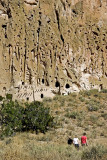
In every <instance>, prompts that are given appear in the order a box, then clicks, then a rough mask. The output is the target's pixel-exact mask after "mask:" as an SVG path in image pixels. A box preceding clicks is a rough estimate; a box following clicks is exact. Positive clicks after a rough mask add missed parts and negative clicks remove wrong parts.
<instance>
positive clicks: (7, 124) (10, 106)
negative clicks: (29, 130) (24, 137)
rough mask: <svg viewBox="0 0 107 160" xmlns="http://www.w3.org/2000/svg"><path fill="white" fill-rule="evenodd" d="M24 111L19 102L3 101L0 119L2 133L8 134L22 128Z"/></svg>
mask: <svg viewBox="0 0 107 160" xmlns="http://www.w3.org/2000/svg"><path fill="white" fill-rule="evenodd" d="M23 111H24V109H23V108H22V107H21V106H20V105H19V104H18V102H13V101H10V102H3V104H2V108H1V119H0V121H1V124H2V135H6V136H8V135H11V134H13V133H14V132H16V131H21V130H22V119H23Z"/></svg>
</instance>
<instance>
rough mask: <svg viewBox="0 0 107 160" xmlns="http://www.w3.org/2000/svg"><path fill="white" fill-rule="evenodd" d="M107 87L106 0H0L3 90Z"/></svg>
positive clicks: (34, 95) (33, 93)
mask: <svg viewBox="0 0 107 160" xmlns="http://www.w3.org/2000/svg"><path fill="white" fill-rule="evenodd" d="M92 88H96V89H103V88H107V1H106V0H104V1H100V0H94V1H93V0H86V1H82V0H67V1H66V0H51V1H50V0H45V1H44V0H1V1H0V94H1V95H4V96H5V94H6V93H12V94H13V99H19V100H20V99H24V100H29V101H33V100H41V99H43V98H44V97H53V96H54V95H55V94H56V93H58V94H69V93H70V92H79V91H80V90H83V89H85V90H86V89H92Z"/></svg>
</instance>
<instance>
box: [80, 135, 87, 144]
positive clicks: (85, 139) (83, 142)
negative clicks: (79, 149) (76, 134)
mask: <svg viewBox="0 0 107 160" xmlns="http://www.w3.org/2000/svg"><path fill="white" fill-rule="evenodd" d="M81 145H82V146H87V145H88V143H87V137H86V133H83V136H82V137H81Z"/></svg>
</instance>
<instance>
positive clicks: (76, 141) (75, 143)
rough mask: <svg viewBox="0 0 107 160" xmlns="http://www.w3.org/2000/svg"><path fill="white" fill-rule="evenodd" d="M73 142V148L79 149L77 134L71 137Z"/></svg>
mask: <svg viewBox="0 0 107 160" xmlns="http://www.w3.org/2000/svg"><path fill="white" fill-rule="evenodd" d="M73 144H74V146H75V148H77V149H79V139H78V138H77V136H75V138H74V139H73Z"/></svg>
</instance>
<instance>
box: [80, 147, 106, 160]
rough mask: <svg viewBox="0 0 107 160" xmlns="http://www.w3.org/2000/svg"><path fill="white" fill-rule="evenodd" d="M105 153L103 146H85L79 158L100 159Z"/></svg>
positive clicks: (87, 159)
mask: <svg viewBox="0 0 107 160" xmlns="http://www.w3.org/2000/svg"><path fill="white" fill-rule="evenodd" d="M105 154H106V149H105V148H104V146H101V145H96V146H92V147H90V148H87V149H85V150H84V151H83V153H82V156H81V160H101V158H103V156H104V155H105Z"/></svg>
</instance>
